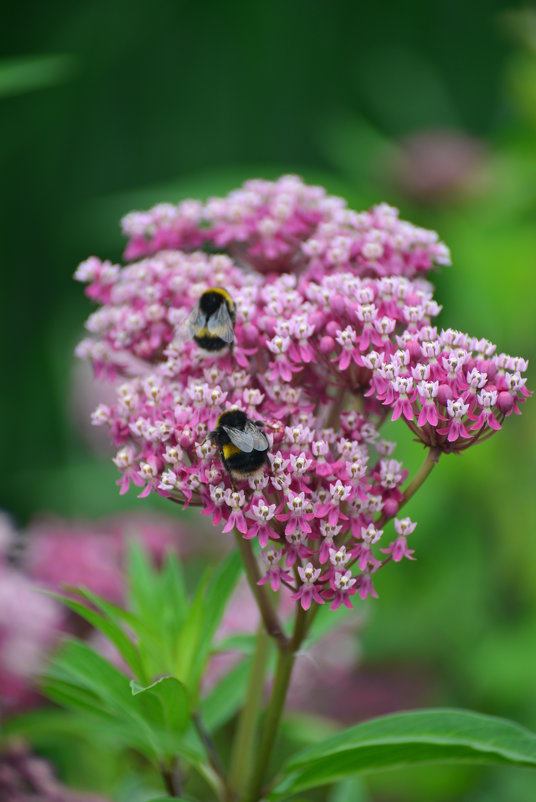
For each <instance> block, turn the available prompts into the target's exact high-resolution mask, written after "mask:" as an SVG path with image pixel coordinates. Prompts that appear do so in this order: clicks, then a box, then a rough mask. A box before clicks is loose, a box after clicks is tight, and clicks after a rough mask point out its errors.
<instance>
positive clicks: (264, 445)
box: [244, 420, 270, 451]
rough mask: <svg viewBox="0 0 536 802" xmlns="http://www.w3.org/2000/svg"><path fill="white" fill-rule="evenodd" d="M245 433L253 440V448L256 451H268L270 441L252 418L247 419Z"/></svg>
mask: <svg viewBox="0 0 536 802" xmlns="http://www.w3.org/2000/svg"><path fill="white" fill-rule="evenodd" d="M244 433H245V434H248V435H249V437H250V438H251V440H252V442H253V448H254V449H255V451H266V450H267V449H268V448H270V443H269V442H268V438H267V437H266V435H265V434H264V432H263V431H262V429H259V427H258V426H256V425H255V424H254V423H252V422H251V421H250V420H248V421H247V423H246V425H245V427H244Z"/></svg>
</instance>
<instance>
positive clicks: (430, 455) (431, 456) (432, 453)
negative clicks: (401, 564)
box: [350, 446, 442, 566]
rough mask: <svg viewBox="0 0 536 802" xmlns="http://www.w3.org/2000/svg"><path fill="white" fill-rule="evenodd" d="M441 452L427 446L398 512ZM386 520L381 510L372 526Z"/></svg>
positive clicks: (427, 473)
mask: <svg viewBox="0 0 536 802" xmlns="http://www.w3.org/2000/svg"><path fill="white" fill-rule="evenodd" d="M441 454H442V452H441V449H440V448H436V447H435V446H430V447H429V448H428V451H427V454H426V457H425V459H424V462H423V464H422V465H421V467H420V468H419V470H418V471H417V473H416V474H415V476H414V477H413V479H412V480H411V482H410V483H409V485H408V486H407V487H406V489H405V490H404V492H403V494H402V499H401V501H400V504H399V506H398V512H400V510H401V509H402V507H403V506H404V504H407V502H408V501H409V500H410V498H411V497H412V496H414V495H415V493H416V492H417V490H418V489H419V487H420V486H421V485H422V484H423V482H424V481H425V479H427V477H428V476H429V475H430V474H431V472H432V470H433V469H434V467H435V466H436V465H437V463H438V462H439V457H440V456H441ZM387 520H388V518H387V516H386V515H384V513H383V512H382V514H381V515H380V517H379V518H378V519H377V520H376V521H374V526H375V527H376V528H377V529H379V528H380V527H381V526H383V525H384V523H385V522H386V521H387ZM354 562H355V561H354V560H352V562H351V563H350V566H351V565H353V563H354Z"/></svg>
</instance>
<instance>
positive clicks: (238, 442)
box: [208, 409, 270, 487]
mask: <svg viewBox="0 0 536 802" xmlns="http://www.w3.org/2000/svg"><path fill="white" fill-rule="evenodd" d="M262 426H263V423H262V421H255V422H254V421H252V420H250V419H249V418H248V416H247V415H246V413H245V412H242V410H241V409H229V410H227V411H226V412H223V413H222V414H221V415H220V417H219V418H218V421H217V423H216V428H215V429H214V431H213V432H210V433H209V435H208V437H209V439H210V440H212V442H213V443H215V444H216V445H217V446H218V448H219V451H220V459H221V461H222V464H223V467H224V468H225V470H226V471H227V473H228V474H229V476H230V478H231V484H233V479H247V478H249V477H250V476H255V474H257V473H260V471H262V469H263V468H264V465H265V464H266V463H267V461H268V449H269V448H270V444H269V442H268V438H267V437H266V435H265V434H264V432H263V431H262V428H261V427H262ZM233 487H234V484H233Z"/></svg>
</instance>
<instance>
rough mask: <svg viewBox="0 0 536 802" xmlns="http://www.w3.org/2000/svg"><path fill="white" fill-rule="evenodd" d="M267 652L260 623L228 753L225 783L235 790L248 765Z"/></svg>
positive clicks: (239, 785)
mask: <svg viewBox="0 0 536 802" xmlns="http://www.w3.org/2000/svg"><path fill="white" fill-rule="evenodd" d="M269 654H270V638H269V637H268V635H267V634H266V632H265V630H264V625H262V624H261V626H260V627H259V632H258V634H257V643H256V647H255V654H254V656H253V663H252V666H251V673H250V675H249V685H248V690H247V695H246V703H245V705H244V707H243V708H242V712H241V714H240V718H239V721H238V728H237V731H236V736H235V739H234V743H233V751H232V754H231V765H230V768H229V787H230V789H231V791H232V792H234V793H235V794H238V793H239V792H240V790H241V789H242V788H243V787H244V783H245V779H246V777H247V775H248V774H249V770H250V768H251V763H252V759H253V752H254V748H255V745H256V738H255V736H256V730H257V723H258V719H259V711H260V708H261V704H262V692H263V690H264V682H265V679H266V668H267V662H268V657H269Z"/></svg>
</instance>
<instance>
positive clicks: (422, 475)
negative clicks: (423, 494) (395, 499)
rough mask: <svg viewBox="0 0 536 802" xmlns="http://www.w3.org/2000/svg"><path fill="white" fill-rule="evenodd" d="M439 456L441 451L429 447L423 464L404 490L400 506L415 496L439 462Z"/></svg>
mask: <svg viewBox="0 0 536 802" xmlns="http://www.w3.org/2000/svg"><path fill="white" fill-rule="evenodd" d="M440 456H441V449H439V448H434V447H431V448H429V449H428V453H427V455H426V459H425V460H424V462H423V464H422V465H421V467H420V468H419V470H418V471H417V473H416V474H415V476H414V477H413V480H412V481H411V482H410V483H409V485H408V486H407V487H406V489H405V490H404V499H403V500H402V502H401V504H400V506H402V504H406V502H408V501H409V500H410V498H411V497H412V496H413V495H415V493H416V492H417V490H418V489H419V487H420V486H421V485H422V483H423V482H424V480H425V479H426V478H427V477H428V475H429V474H430V473H431V472H432V470H433V468H434V466H435V465H437V463H438V462H439V457H440Z"/></svg>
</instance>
